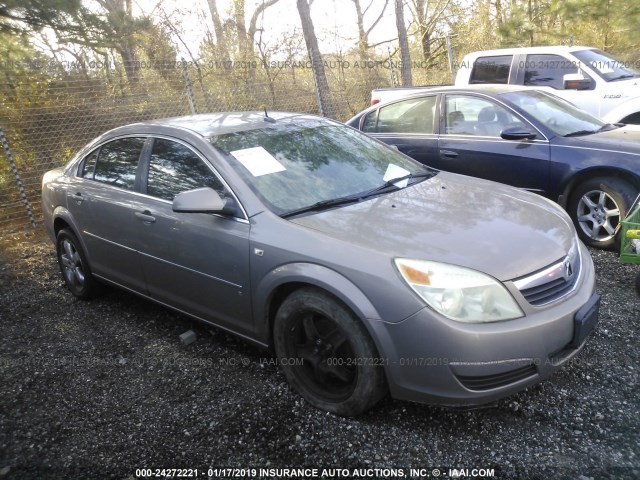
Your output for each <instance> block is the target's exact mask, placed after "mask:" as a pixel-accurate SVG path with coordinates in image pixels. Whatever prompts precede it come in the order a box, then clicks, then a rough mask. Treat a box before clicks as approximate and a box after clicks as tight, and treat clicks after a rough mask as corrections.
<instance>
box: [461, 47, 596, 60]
mask: <svg viewBox="0 0 640 480" xmlns="http://www.w3.org/2000/svg"><path fill="white" fill-rule="evenodd" d="M579 50H594V47H584V46H575V47H569V46H566V45H556V46H551V45H547V46H541V47H517V48H500V49H496V50H480V51H477V52H471V53H468V54H467V55H465V58H466V57H469V58H475V57H484V56H495V55H515V54H517V53H569V52H577V51H579Z"/></svg>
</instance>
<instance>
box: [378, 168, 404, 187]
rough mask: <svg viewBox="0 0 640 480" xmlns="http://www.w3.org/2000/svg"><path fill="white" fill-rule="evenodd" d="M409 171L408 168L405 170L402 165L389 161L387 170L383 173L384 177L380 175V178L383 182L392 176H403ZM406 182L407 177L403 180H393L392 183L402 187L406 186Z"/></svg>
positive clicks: (392, 177) (391, 178)
mask: <svg viewBox="0 0 640 480" xmlns="http://www.w3.org/2000/svg"><path fill="white" fill-rule="evenodd" d="M410 173H411V172H410V171H409V170H405V169H404V168H402V167H399V166H398V165H394V164H393V163H390V164H389V166H388V167H387V171H386V172H385V174H384V177H382V180H384V181H385V182H388V181H389V180H393V179H394V178H400V177H404V176H405V175H409V174H410ZM407 183H409V179H408V178H405V179H404V180H401V181H399V182H395V183H394V185H395V186H396V187H398V188H404V187H406V186H407Z"/></svg>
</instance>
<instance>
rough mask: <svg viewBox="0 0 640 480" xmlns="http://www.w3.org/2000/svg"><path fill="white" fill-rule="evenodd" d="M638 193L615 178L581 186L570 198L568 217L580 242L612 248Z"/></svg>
mask: <svg viewBox="0 0 640 480" xmlns="http://www.w3.org/2000/svg"><path fill="white" fill-rule="evenodd" d="M636 195H637V192H636V191H635V189H634V188H633V186H631V184H629V183H628V182H626V181H624V180H621V179H619V178H615V177H602V178H592V179H589V180H587V181H585V182H584V183H581V184H580V185H578V187H577V188H576V189H575V190H574V192H573V194H572V195H571V200H570V202H569V215H570V216H571V219H572V220H573V223H574V224H575V226H576V230H577V231H578V235H579V236H580V239H581V240H582V241H583V242H584V243H585V244H586V245H589V246H591V247H597V248H605V249H610V248H613V247H615V245H616V234H617V233H618V230H619V225H620V222H621V221H622V219H623V218H624V217H625V215H626V214H627V212H628V211H629V208H630V207H631V205H632V204H633V200H634V198H635V196H636Z"/></svg>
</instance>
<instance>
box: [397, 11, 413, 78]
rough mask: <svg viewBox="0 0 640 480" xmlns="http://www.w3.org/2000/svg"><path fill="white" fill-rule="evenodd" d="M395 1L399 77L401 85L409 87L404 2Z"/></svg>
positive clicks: (409, 73)
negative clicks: (398, 46)
mask: <svg viewBox="0 0 640 480" xmlns="http://www.w3.org/2000/svg"><path fill="white" fill-rule="evenodd" d="M395 2H396V28H397V29H398V43H399V45H400V61H401V63H402V65H401V66H400V77H401V81H402V86H404V87H410V86H411V84H412V80H411V55H410V54H409V40H408V39H407V29H406V27H405V24H404V4H403V3H402V0H395Z"/></svg>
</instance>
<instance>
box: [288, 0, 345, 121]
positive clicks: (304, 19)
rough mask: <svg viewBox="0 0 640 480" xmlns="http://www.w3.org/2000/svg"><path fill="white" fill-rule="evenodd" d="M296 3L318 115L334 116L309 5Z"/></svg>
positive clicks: (303, 0)
mask: <svg viewBox="0 0 640 480" xmlns="http://www.w3.org/2000/svg"><path fill="white" fill-rule="evenodd" d="M296 3H297V6H298V13H299V14H300V23H302V33H303V34H304V42H305V44H306V45H307V52H308V53H309V60H311V69H312V71H313V78H314V80H315V83H316V93H317V96H318V108H319V109H320V114H321V115H323V116H326V117H331V116H335V115H336V113H337V112H336V111H335V109H334V107H333V105H332V104H331V97H330V95H329V82H327V76H326V74H325V71H324V64H323V63H322V55H321V54H320V49H319V48H318V39H317V37H316V32H315V30H314V28H313V22H312V21H311V10H310V8H309V4H308V3H307V0H296Z"/></svg>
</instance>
